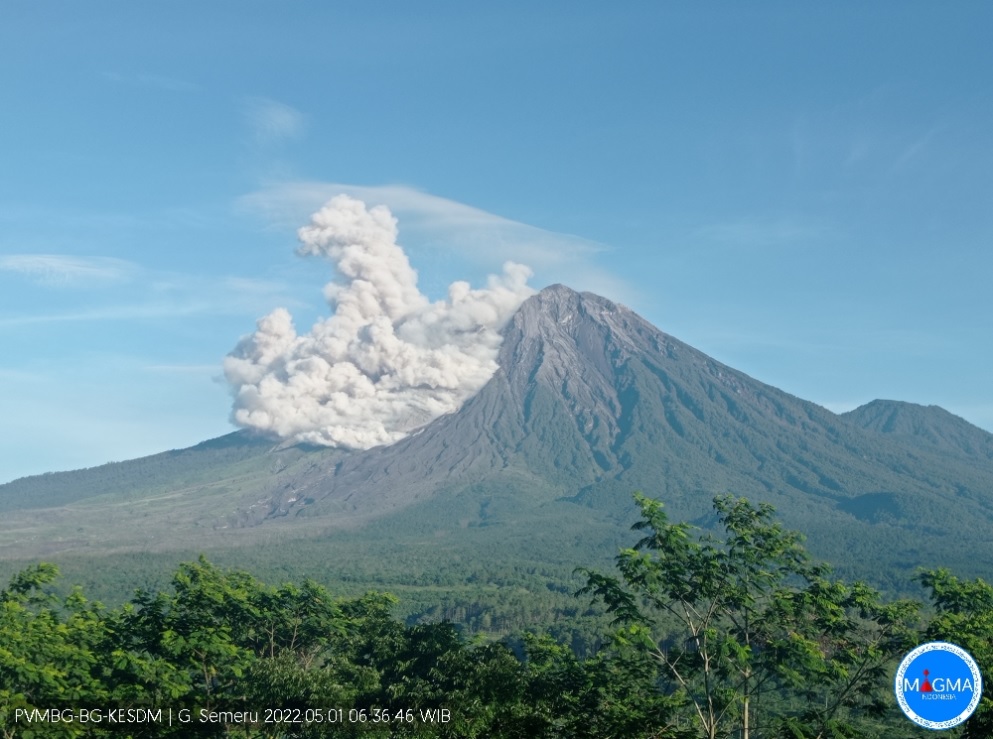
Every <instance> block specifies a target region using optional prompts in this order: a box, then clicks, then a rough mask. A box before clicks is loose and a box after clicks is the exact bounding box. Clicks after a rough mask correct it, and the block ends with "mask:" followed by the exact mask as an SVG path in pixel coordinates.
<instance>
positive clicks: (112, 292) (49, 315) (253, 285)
mask: <svg viewBox="0 0 993 739" xmlns="http://www.w3.org/2000/svg"><path fill="white" fill-rule="evenodd" d="M4 259H6V258H4ZM125 264H126V265H127V274H128V278H129V281H128V284H126V285H125V284H122V285H116V286H114V287H113V289H111V287H110V286H105V289H104V290H103V291H101V293H100V295H101V299H102V301H103V302H102V304H100V305H94V301H93V300H91V299H88V300H87V301H86V303H85V304H80V305H77V306H72V307H67V308H64V309H62V310H58V311H48V312H37V311H36V312H29V311H25V312H22V313H21V314H20V315H9V314H8V315H5V316H2V317H0V328H18V327H21V326H32V325H43V324H58V323H82V322H102V321H142V320H153V319H162V318H185V317H190V316H223V315H242V314H245V315H249V316H255V315H257V314H258V313H259V312H264V311H268V310H272V309H273V308H274V307H276V306H278V305H281V306H290V307H298V306H300V305H301V304H302V303H301V301H300V300H299V299H298V298H297V297H296V296H295V294H294V291H292V290H291V289H290V287H289V285H288V284H287V283H284V282H281V281H279V280H273V279H259V278H253V277H242V276H236V275H220V276H209V275H196V274H184V273H178V272H163V271H156V270H148V269H143V268H141V267H139V266H138V265H135V264H132V263H125ZM3 268H5V265H4V264H3V261H0V269H3ZM11 269H14V268H11ZM18 270H19V271H20V265H18ZM29 274H32V275H33V274H34V273H33V272H31V273H29ZM55 274H56V278H53V279H58V275H59V274H60V273H55ZM84 274H86V273H85V272H84ZM36 279H37V278H36ZM41 279H49V278H48V277H47V276H44V275H43V276H42V278H41Z"/></svg>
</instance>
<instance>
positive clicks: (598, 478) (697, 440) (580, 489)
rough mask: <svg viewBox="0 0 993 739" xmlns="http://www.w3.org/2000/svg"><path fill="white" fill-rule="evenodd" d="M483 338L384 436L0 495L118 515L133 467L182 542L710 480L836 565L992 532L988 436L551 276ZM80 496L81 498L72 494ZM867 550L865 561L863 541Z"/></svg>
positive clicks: (168, 458)
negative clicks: (828, 394)
mask: <svg viewBox="0 0 993 739" xmlns="http://www.w3.org/2000/svg"><path fill="white" fill-rule="evenodd" d="M502 335H503V343H502V345H501V348H500V352H499V356H498V363H499V367H498V369H497V371H496V373H495V374H494V375H493V377H492V378H491V379H490V380H489V382H487V383H486V385H484V386H483V388H482V389H481V390H480V391H479V392H478V393H477V394H476V395H474V396H473V397H471V398H469V399H468V400H467V401H466V402H465V403H464V404H463V405H462V407H461V408H460V409H459V410H458V411H456V412H453V413H450V414H448V415H445V416H442V417H440V418H437V419H435V420H434V421H433V422H431V423H429V424H427V425H426V426H424V427H423V428H421V429H419V430H418V431H416V432H415V433H413V434H412V435H410V436H408V437H407V438H405V439H402V440H400V441H399V442H397V443H395V444H392V445H389V446H380V447H375V448H372V449H368V450H364V451H354V452H350V451H346V450H342V449H326V448H320V449H315V448H311V447H306V446H296V447H287V446H286V445H280V446H278V447H275V448H274V447H272V445H271V444H265V443H261V442H256V441H252V440H250V439H246V438H244V437H243V435H233V436H232V437H231V443H229V444H227V445H224V446H223V447H222V448H214V447H213V446H210V445H201V446H200V447H194V448H192V449H189V450H184V451H182V452H170V453H166V454H164V455H158V457H153V458H148V459H146V460H134V461H133V462H129V463H125V464H123V465H117V466H114V465H109V466H107V467H105V468H99V469H95V470H91V471H88V472H87V473H86V474H85V475H84V474H82V473H64V476H58V477H53V478H51V479H49V480H44V479H42V478H32V479H29V480H23V481H18V482H15V483H11V484H9V485H6V486H0V509H2V508H6V509H7V510H9V511H14V510H19V511H24V512H25V513H24V516H23V517H22V518H23V519H24V520H27V519H28V518H29V517H30V514H29V513H27V511H29V510H30V509H31V508H33V507H44V506H45V504H44V503H41V501H47V502H48V503H47V505H49V506H53V505H54V506H60V510H61V508H67V507H68V506H72V507H73V509H72V510H71V511H68V512H65V515H66V517H67V520H68V519H71V520H72V521H73V522H76V521H78V520H80V519H79V516H80V515H82V513H85V512H86V511H90V512H91V513H92V518H93V521H94V522H95V523H94V524H93V526H94V527H99V526H100V525H103V524H102V523H101V521H103V518H104V517H105V516H106V511H107V510H110V511H112V512H114V513H115V515H118V516H124V515H130V513H127V512H128V511H130V508H127V507H120V506H117V507H113V506H114V501H116V500H117V499H118V498H119V497H121V496H124V499H125V500H131V499H132V498H134V496H135V495H136V493H135V492H134V485H135V481H140V484H141V485H144V486H145V488H146V492H145V493H140V492H139V493H137V495H138V497H139V498H140V499H141V500H142V501H143V502H142V505H141V506H138V507H136V508H135V510H136V511H138V512H141V513H142V515H145V514H144V511H146V510H149V509H148V508H146V507H145V506H146V505H148V506H151V505H152V501H153V499H154V501H155V502H154V505H156V506H160V507H161V509H162V510H163V511H164V513H163V515H164V516H166V518H165V519H164V520H167V521H168V522H169V526H170V528H171V530H172V529H175V530H177V531H178V530H179V529H183V530H184V531H187V532H190V533H189V534H188V535H189V537H191V539H193V538H195V536H196V535H198V532H203V531H208V532H213V533H212V535H213V536H220V535H223V536H235V534H234V533H233V532H234V531H235V530H239V529H245V528H252V527H256V526H291V527H294V528H295V527H302V528H306V529H308V530H315V529H318V528H319V529H321V530H330V529H333V528H339V527H343V526H355V527H360V526H365V525H367V524H368V522H369V521H371V520H373V519H381V518H385V517H390V516H399V517H401V518H402V519H403V520H404V522H405V524H404V525H405V526H407V528H410V529H411V531H413V530H414V524H413V523H412V522H413V521H415V520H419V521H421V522H422V523H421V524H420V525H421V526H422V527H430V528H429V529H423V530H422V534H423V535H428V534H424V531H427V532H428V533H429V534H430V535H431V536H433V535H434V534H433V532H435V531H443V530H445V527H446V526H447V527H449V528H451V527H452V526H455V527H471V526H480V527H483V526H485V527H489V528H490V529H491V530H492V527H496V526H506V530H507V531H511V530H514V531H524V532H532V533H528V534H527V535H529V536H530V535H532V534H533V535H534V536H542V533H541V531H540V525H539V522H540V521H545V522H546V524H547V523H548V522H549V521H558V520H562V519H564V518H570V520H582V521H584V522H585V523H584V524H583V525H584V526H588V527H595V526H601V525H606V524H605V522H609V521H624V520H626V519H627V518H629V517H630V515H631V500H630V494H631V492H632V491H633V490H638V489H641V490H644V491H645V492H646V493H649V494H651V495H653V496H657V497H660V498H662V499H664V500H665V503H666V506H667V510H668V512H669V514H670V515H671V516H672V517H673V518H674V519H676V520H679V519H682V520H694V519H695V520H706V518H705V517H706V516H707V515H708V511H709V510H710V501H711V500H712V498H713V497H714V496H715V495H719V494H724V493H729V492H730V493H733V494H736V495H744V496H746V497H749V498H751V499H754V500H760V501H767V502H770V503H772V504H773V505H775V506H776V507H777V509H778V510H779V511H780V513H781V515H782V517H783V519H784V520H785V521H786V523H787V524H788V525H790V526H792V527H795V528H800V529H802V530H803V531H805V533H807V534H808V535H809V537H810V541H811V544H812V545H815V546H814V548H815V550H818V551H819V552H820V554H821V555H822V556H826V557H827V558H829V559H836V560H838V561H840V560H841V559H843V558H844V557H853V556H856V555H854V554H852V553H853V552H856V553H859V552H861V553H862V554H865V556H869V555H868V554H866V552H867V551H868V549H867V548H866V542H869V541H871V540H873V537H877V536H878V537H880V538H879V539H878V541H880V542H885V551H886V552H887V553H888V554H887V557H891V558H892V560H893V562H895V563H903V565H901V566H907V567H911V568H912V567H913V566H916V563H919V562H921V561H922V560H921V557H922V556H924V554H925V553H926V554H927V556H928V557H931V556H932V554H934V555H935V557H934V558H933V560H934V561H947V557H948V556H953V557H954V558H955V559H956V561H960V562H967V563H968V562H970V561H972V559H973V555H972V554H971V550H970V549H969V547H970V546H971V545H970V544H969V542H970V541H973V542H974V541H980V540H981V541H986V542H988V541H993V487H991V482H990V480H993V454H991V453H989V450H991V449H993V445H991V443H990V442H991V440H993V436H991V435H989V434H986V433H985V432H982V431H981V430H979V429H976V428H974V427H971V426H969V424H967V423H966V422H965V421H962V420H961V419H957V418H955V417H953V416H951V414H948V413H946V412H945V411H941V410H940V409H937V408H923V407H921V406H913V405H911V404H896V403H892V402H886V401H877V402H876V403H872V404H869V405H868V406H864V407H863V408H860V409H857V410H856V411H853V412H851V413H849V414H845V415H844V416H842V417H839V416H837V415H835V414H833V413H831V412H830V411H828V410H826V409H824V408H822V407H820V406H818V405H816V404H814V403H811V402H809V401H805V400H802V399H800V398H797V397H794V396H792V395H790V394H788V393H786V392H783V391H782V390H778V389H777V388H774V387H771V386H769V385H765V384H763V383H761V382H759V381H757V380H755V379H753V378H751V377H749V376H748V375H746V374H744V373H743V372H740V371H738V370H735V369H733V368H731V367H728V366H726V365H723V364H721V363H720V362H718V361H716V360H714V359H712V358H710V357H708V356H707V355H705V354H703V353H702V352H700V351H697V350H696V349H694V348H692V347H690V346H688V345H686V344H684V343H682V342H680V341H679V340H677V339H675V338H673V337H671V336H668V335H667V334H664V333H662V332H661V331H660V330H659V329H657V328H655V327H654V326H652V325H651V324H649V323H648V322H647V321H645V320H644V319H642V318H641V317H639V316H638V315H636V314H635V313H633V312H632V311H630V310H629V309H627V308H625V307H623V306H621V305H618V304H616V303H613V302H611V301H610V300H607V299H605V298H602V297H599V296H597V295H593V294H591V293H578V292H575V291H573V290H570V289H569V288H567V287H565V286H562V285H553V286H551V287H548V288H546V289H544V290H542V291H541V292H540V293H538V294H536V295H534V296H532V297H531V298H529V299H528V300H527V301H526V302H525V303H524V304H523V305H522V306H521V308H520V309H519V311H518V312H517V313H516V314H515V315H514V316H513V318H512V319H511V320H510V321H509V322H508V323H507V324H506V325H505V326H504V328H503V330H502ZM215 446H216V445H215ZM201 447H202V448H201ZM966 454H968V455H969V456H968V458H966V456H965V455H966ZM192 473H195V474H192ZM119 478H120V479H119ZM149 481H151V482H149ZM81 483H85V485H82V484H81ZM81 489H85V490H86V491H87V492H85V493H84V494H83V496H81V495H80V490H81ZM149 491H150V492H149ZM101 495H106V496H108V497H107V501H108V503H107V505H109V506H111V507H110V508H106V507H101V505H102V504H100V503H99V501H100V499H101V497H100V496H101ZM85 496H91V497H90V498H89V500H92V501H94V502H93V503H92V504H87V506H89V507H86V506H82V507H81V506H77V505H76V502H77V501H79V500H80V498H82V497H85ZM115 496H117V497H115ZM155 496H158V497H155ZM5 499H6V502H9V503H10V505H3V504H4V502H5ZM39 503H41V504H40V505H39ZM180 503H181V504H182V506H180ZM401 511H403V512H402V513H401ZM81 512H82V513H81ZM19 515H20V514H19ZM135 515H137V513H136V514H135ZM408 516H409V521H408V518H407V517H408ZM18 520H21V519H18ZM32 520H34V519H32ZM43 520H45V521H49V520H55V519H54V518H53V519H50V517H48V516H45V517H44V518H43ZM143 520H144V519H142V520H136V521H134V522H131V523H128V524H127V526H130V527H131V528H127V529H126V530H127V531H131V530H132V529H134V530H136V531H137V530H140V529H141V526H142V525H143V524H142V521H143ZM925 522H926V524H925ZM15 524H17V522H16V521H14V520H13V519H12V520H11V523H10V524H9V525H10V526H14V525H15ZM17 525H21V526H22V528H23V526H24V525H26V524H24V523H23V520H22V523H21V524H17ZM46 525H47V524H46ZM542 525H545V524H542ZM925 525H926V531H922V526H925ZM963 526H967V527H968V531H969V532H970V537H971V538H970V537H963V535H962V532H963ZM184 527H185V528H184ZM529 527H530V528H529ZM95 530H96V529H94V531H95ZM11 531H12V532H15V533H11V534H10V536H12V537H15V538H16V537H21V538H17V540H16V541H14V542H13V543H11V545H10V546H11V547H16V546H21V543H22V542H23V537H22V536H21V534H17V533H16V529H11ZM80 531H88V529H86V527H85V526H83V527H81V528H80ZM222 531H224V532H225V533H223V534H220V533H218V532H222ZM2 534H3V530H2V527H0V546H2V544H3V538H2ZM373 535H374V531H373V529H370V536H373ZM73 536H74V537H75V536H76V534H73ZM80 536H82V534H80ZM87 536H90V534H87ZM92 536H93V539H92V540H93V541H98V540H99V539H100V537H101V536H103V534H99V535H98V534H93V535H92ZM77 538H78V537H77ZM36 539H37V540H38V541H42V540H43V539H44V536H43V535H42V533H39V534H38V536H37V537H36ZM877 543H878V542H877ZM873 547H874V548H873ZM870 549H872V552H874V554H873V555H872V556H873V557H875V556H876V554H878V551H879V547H878V546H877V545H875V544H874V545H872V547H870ZM925 550H926V552H925ZM937 553H942V555H943V556H944V557H946V559H938V558H937ZM858 556H862V555H861V554H860V555H858Z"/></svg>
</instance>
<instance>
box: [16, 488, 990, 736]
mask: <svg viewBox="0 0 993 739" xmlns="http://www.w3.org/2000/svg"><path fill="white" fill-rule="evenodd" d="M636 500H637V504H638V507H639V510H640V512H641V517H642V518H641V521H640V522H639V523H637V524H636V525H635V528H636V529H637V530H638V531H640V532H641V533H642V538H641V539H640V541H638V542H637V543H636V544H635V546H634V547H632V548H629V549H624V550H622V552H621V554H620V555H619V556H618V557H617V566H618V575H617V576H608V575H604V574H600V573H598V572H595V571H592V570H584V571H583V573H584V576H585V580H586V585H585V587H583V588H582V589H581V592H583V593H584V594H587V595H593V596H594V597H595V599H597V600H598V601H602V603H603V604H604V607H605V609H606V610H607V611H608V613H609V615H610V616H611V617H612V618H613V619H614V621H615V629H614V631H613V633H612V634H610V633H605V632H599V633H597V632H596V629H595V625H596V624H597V623H598V622H596V621H595V620H588V619H589V618H590V616H589V613H590V612H588V611H585V610H584V609H583V608H582V607H580V606H575V607H574V608H573V610H572V611H571V615H570V616H569V618H572V619H577V620H578V621H580V622H582V623H583V626H582V627H581V628H579V630H578V631H577V630H576V629H577V627H574V626H568V625H566V626H561V627H560V628H559V630H558V631H557V632H556V635H553V634H552V633H549V632H547V631H546V632H539V631H534V630H529V631H525V632H524V633H520V634H519V635H518V636H515V637H511V638H504V639H502V640H500V641H494V640H492V639H486V638H483V637H479V636H477V637H476V638H471V637H469V636H467V635H466V632H465V631H464V630H462V629H460V628H459V627H457V626H456V625H455V624H453V623H451V622H450V621H446V620H444V616H446V615H455V614H457V613H458V609H463V610H465V614H464V615H465V616H468V615H469V614H470V613H475V614H476V615H474V616H473V617H474V618H479V619H482V617H483V616H484V615H486V614H487V613H489V614H490V615H491V618H492V616H493V613H495V612H494V611H486V610H485V609H481V610H479V611H478V613H477V612H475V611H474V609H476V608H481V604H482V603H483V600H482V595H483V594H486V593H488V594H490V596H492V597H494V598H495V597H497V596H499V597H500V598H506V599H507V600H506V603H508V604H510V605H509V606H508V607H510V608H518V607H519V606H520V603H519V602H518V601H517V600H516V596H515V595H514V594H513V588H512V585H511V584H512V583H513V582H514V581H515V577H516V576H517V575H518V574H520V573H514V572H513V571H512V570H510V569H506V566H505V565H494V567H493V568H491V569H490V570H488V571H485V572H480V574H479V582H475V583H471V584H470V585H471V587H472V588H473V590H471V591H465V592H468V593H471V594H472V598H473V600H471V601H470V602H468V603H461V604H460V603H459V602H458V600H457V599H454V598H453V599H451V600H450V601H447V604H446V605H444V606H443V608H442V609H441V610H440V611H436V612H433V615H434V616H436V617H441V619H442V620H440V621H439V620H437V619H436V620H434V621H431V620H427V619H429V618H430V615H431V613H429V612H426V611H424V612H421V613H419V615H418V616H417V617H416V618H413V619H407V620H403V619H399V618H397V615H396V613H397V599H396V598H394V597H393V596H391V595H387V594H383V593H379V592H366V593H364V594H353V595H351V596H349V597H334V596H332V594H331V593H330V591H328V590H327V589H326V588H325V587H324V586H322V585H319V584H317V583H315V582H312V581H309V580H304V581H302V582H288V583H284V584H282V585H279V586H272V585H267V584H265V583H263V582H261V581H259V580H258V579H256V578H255V577H253V576H252V575H249V574H247V573H245V572H243V571H239V570H226V569H223V568H221V567H218V566H216V565H214V564H212V563H210V562H208V561H207V560H206V559H205V558H203V557H201V558H200V559H199V560H197V561H193V562H187V563H184V564H181V565H179V566H178V567H177V568H176V570H175V572H174V574H173V577H172V579H171V582H170V584H169V586H168V587H167V588H162V589H155V590H152V589H139V590H138V591H137V592H136V593H135V594H134V595H133V596H132V597H131V598H130V599H129V600H128V601H127V602H125V603H123V604H122V605H120V606H117V607H106V606H104V605H102V604H100V603H99V602H94V601H91V600H88V599H87V598H86V597H85V595H84V594H83V591H82V590H81V589H79V588H77V589H74V590H72V591H69V592H68V593H66V592H65V591H59V590H58V589H57V588H56V578H57V576H58V571H57V569H56V568H55V567H54V566H52V565H49V564H39V565H34V566H31V567H28V568H26V569H24V570H22V571H21V572H20V573H18V574H16V575H15V576H14V577H13V578H12V579H11V581H10V584H9V585H8V586H7V587H6V588H5V589H3V590H0V737H2V738H3V739H6V738H7V737H14V736H17V737H28V738H29V739H30V738H31V737H82V736H85V737H103V736H122V735H123V736H131V737H149V738H155V737H187V736H225V737H227V736H230V737H246V738H253V737H254V738H261V737H291V736H292V737H366V736H371V737H442V738H449V739H455V738H459V739H462V738H466V739H473V738H476V737H496V738H497V739H500V738H505V739H511V738H519V737H520V738H523V737H547V738H551V739H565V738H566V737H616V738H623V737H631V738H632V739H633V738H634V737H667V738H669V739H700V738H706V739H716V738H717V737H722V738H729V737H735V739H737V738H738V737H743V738H744V739H759V737H761V738H762V739H781V738H786V737H789V738H792V739H815V738H818V739H828V737H831V738H834V739H855V738H856V737H858V738H860V739H861V738H865V739H868V738H869V737H875V738H876V739H884V738H885V739H890V738H892V737H900V739H905V738H906V737H908V736H918V735H920V734H919V733H915V730H914V729H913V727H911V726H909V724H908V723H907V722H906V721H905V719H903V718H902V717H901V716H900V715H899V713H898V712H897V711H896V709H895V706H894V702H893V699H892V695H891V694H890V691H889V683H890V682H891V680H892V669H893V667H894V663H895V657H896V656H897V655H899V654H901V653H903V652H904V651H906V649H907V648H908V647H910V646H911V645H914V644H917V643H920V642H921V641H925V640H931V639H946V640H950V641H955V642H956V643H959V644H961V645H962V646H964V647H965V648H966V649H968V650H969V651H970V652H971V653H972V654H973V655H974V656H975V657H976V658H977V660H978V661H979V662H980V666H981V667H982V669H983V670H984V672H986V673H987V674H991V673H993V646H991V645H993V615H991V614H993V587H991V586H990V585H988V584H986V583H985V582H983V581H982V580H974V581H968V580H960V579H958V578H956V577H955V576H953V575H952V574H951V573H949V572H948V571H946V570H932V571H929V572H926V573H924V574H923V575H921V576H920V581H921V582H922V583H923V584H924V586H925V587H926V588H928V589H929V591H930V593H931V597H932V601H933V607H934V611H935V614H934V617H933V618H932V620H931V621H930V622H929V623H928V624H927V625H926V626H925V627H924V628H923V630H918V629H916V628H915V625H916V621H917V619H918V618H919V616H918V609H919V604H916V603H912V602H908V601H895V602H884V601H883V600H882V598H881V597H880V596H879V594H878V593H876V592H875V591H873V590H872V589H870V588H869V587H867V586H866V585H865V584H863V583H858V582H856V583H847V582H844V581H842V580H839V579H835V578H833V577H832V575H831V573H830V571H829V570H828V568H827V567H826V566H824V565H819V564H815V563H813V562H812V561H811V559H810V557H809V556H808V555H807V553H806V551H805V550H804V547H803V544H802V540H801V537H800V536H799V535H798V534H796V533H794V532H791V531H787V530H785V529H784V528H783V527H782V526H781V525H780V524H779V523H778V522H777V521H776V520H775V517H774V513H773V511H772V509H771V507H769V506H767V505H758V506H755V505H753V504H751V503H749V502H748V501H747V500H744V499H734V498H718V499H717V500H716V501H715V503H714V505H715V510H716V517H717V522H718V524H719V526H720V527H721V528H722V529H723V532H724V535H723V536H720V537H718V536H713V535H701V534H700V533H699V532H695V531H693V530H692V528H691V527H690V526H688V525H687V524H682V523H671V522H670V521H669V520H668V518H667V516H666V515H665V513H664V512H663V509H662V505H661V503H659V502H658V501H654V500H651V499H649V498H647V497H645V496H643V495H640V494H639V495H636ZM406 564H407V566H410V563H409V562H408V563H406ZM552 573H553V571H551V570H549V571H545V570H529V571H528V573H527V574H528V576H529V577H532V578H534V582H535V583H538V582H540V583H542V584H541V585H540V586H537V585H536V586H535V590H541V589H544V591H545V592H547V593H549V594H551V595H552V596H554V597H558V596H559V595H561V591H562V590H563V589H565V588H566V585H565V584H564V583H558V584H556V583H554V582H553V581H552V579H551V578H552ZM450 575H451V577H452V578H453V579H454V578H456V575H457V572H456V570H453V571H452V572H451V573H450ZM566 582H568V580H566ZM500 583H507V585H506V586H501V585H500ZM506 590H511V593H510V594H507V593H505V592H504V591H506ZM58 592H62V593H63V594H62V595H57V594H56V593H58ZM490 596H487V597H490ZM492 602H496V601H492ZM562 612H563V613H565V611H562ZM531 615H533V614H531ZM528 617H529V613H528V612H524V613H523V614H522V615H521V616H520V618H521V619H522V621H526V620H527V618H528ZM491 625H492V624H491ZM577 633H579V634H581V635H582V636H581V638H578V639H577ZM594 644H599V648H597V649H593V648H592V645H594ZM990 690H991V687H990V684H989V683H987V684H986V687H985V691H986V692H985V695H984V699H983V703H982V706H981V708H980V710H979V711H978V712H977V714H976V715H975V716H974V717H973V718H972V719H970V721H969V722H967V724H966V725H965V727H964V728H963V729H962V730H961V733H960V736H962V737H965V738H966V739H978V738H979V737H988V736H991V735H993V696H991V693H990ZM70 706H71V707H76V708H90V709H101V710H104V711H106V710H108V709H111V708H116V709H125V710H126V709H141V708H149V709H155V708H169V709H172V711H174V712H176V711H180V710H185V711H188V712H190V713H189V714H188V715H199V714H200V712H201V711H203V712H210V711H214V712H232V713H228V714H223V713H222V714H216V715H219V716H220V718H219V719H218V720H217V721H215V722H210V723H195V724H190V725H179V724H176V723H173V724H172V725H170V724H169V723H168V722H166V721H163V720H158V721H152V722H149V723H137V724H130V725H128V724H125V725H123V726H112V725H110V724H108V723H101V724H98V723H92V722H91V723H89V724H81V723H79V722H78V721H76V722H52V721H48V722H42V723H39V722H38V721H37V714H35V719H34V720H33V721H32V722H30V723H28V722H27V721H26V720H25V716H27V715H31V714H30V713H25V712H30V711H32V710H34V709H37V710H38V711H44V710H45V709H52V708H66V707H70ZM266 708H272V709H283V710H286V711H290V712H292V711H299V712H300V714H299V715H300V717H303V720H301V721H299V722H295V723H286V722H283V723H279V722H276V723H268V724H267V723H265V722H264V720H261V719H260V718H257V717H253V716H252V715H251V714H252V712H261V711H263V710H264V709H266ZM332 709H333V712H331V711H332ZM239 711H240V712H247V713H248V716H247V717H245V716H242V717H238V716H236V715H234V713H233V712H239ZM315 711H319V712H320V713H319V714H318V713H315ZM308 712H309V713H308ZM283 715H284V716H289V715H292V714H283Z"/></svg>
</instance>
